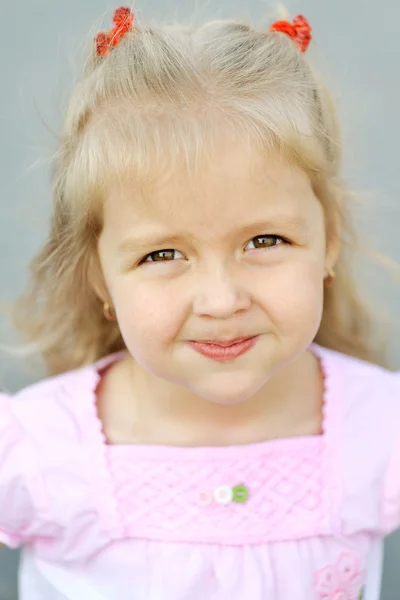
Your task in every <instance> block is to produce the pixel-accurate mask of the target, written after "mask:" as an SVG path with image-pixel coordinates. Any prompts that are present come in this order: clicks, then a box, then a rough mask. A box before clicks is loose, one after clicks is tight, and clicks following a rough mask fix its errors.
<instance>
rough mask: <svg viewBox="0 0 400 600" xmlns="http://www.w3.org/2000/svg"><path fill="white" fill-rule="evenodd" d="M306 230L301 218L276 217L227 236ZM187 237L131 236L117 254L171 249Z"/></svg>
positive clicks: (181, 234)
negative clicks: (153, 249) (150, 248)
mask: <svg viewBox="0 0 400 600" xmlns="http://www.w3.org/2000/svg"><path fill="white" fill-rule="evenodd" d="M305 229H306V221H305V219H304V218H303V217H302V216H295V217H294V216H285V215H278V216H277V217H275V218H274V219H271V220H262V221H257V222H254V223H248V224H246V225H242V226H241V227H238V228H237V229H236V230H234V231H232V232H230V233H229V234H228V236H229V237H230V236H235V235H238V234H242V235H251V234H252V233H255V232H257V231H258V232H259V233H271V234H272V233H276V234H278V233H279V232H280V231H279V230H283V231H281V233H282V235H284V232H287V233H288V234H290V233H292V234H294V233H300V232H304V231H305ZM188 237H189V238H190V239H193V238H192V236H188V234H187V233H186V234H184V233H176V234H172V235H168V234H162V233H155V232H151V233H150V232H149V234H148V235H143V234H142V235H140V236H137V237H135V236H131V237H129V238H127V239H125V240H124V241H123V242H122V243H121V244H120V245H119V247H118V254H119V255H124V254H132V252H141V251H143V252H144V251H146V250H148V249H149V247H152V248H160V249H162V248H173V247H174V245H179V244H181V243H182V242H184V241H186V242H187V241H188Z"/></svg>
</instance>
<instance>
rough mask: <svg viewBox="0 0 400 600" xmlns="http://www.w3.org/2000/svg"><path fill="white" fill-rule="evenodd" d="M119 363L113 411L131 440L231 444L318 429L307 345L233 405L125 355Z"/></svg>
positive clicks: (317, 398)
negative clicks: (121, 382)
mask: <svg viewBox="0 0 400 600" xmlns="http://www.w3.org/2000/svg"><path fill="white" fill-rule="evenodd" d="M123 363H124V364H122V363H121V369H122V372H121V375H123V379H125V382H126V385H125V389H126V394H124V397H125V401H124V406H125V410H123V411H122V412H121V405H119V411H120V414H122V413H123V419H122V421H123V426H126V427H129V428H130V431H131V432H132V431H133V432H134V433H133V436H132V442H134V443H157V444H167V445H170V444H171V445H184V446H186V445H193V446H197V445H198V446H202V445H231V444H233V445H237V444H241V443H251V442H258V441H264V440H267V439H274V438H279V437H291V436H296V435H315V434H317V433H320V430H321V412H322V403H323V381H322V377H321V373H320V368H319V363H318V360H317V359H316V358H315V357H314V355H313V354H312V353H311V352H309V351H307V352H304V353H303V354H302V355H300V356H299V357H298V358H296V359H295V360H294V361H292V362H291V363H290V364H288V365H285V366H284V367H283V368H281V370H280V371H279V372H277V373H276V374H275V375H274V376H273V377H271V379H270V380H269V381H268V382H267V383H266V384H265V385H264V386H263V387H262V388H261V389H260V390H259V391H258V392H257V393H256V394H255V395H254V396H253V397H252V398H250V399H248V400H246V401H244V402H241V403H239V404H234V405H221V404H216V403H213V402H209V401H207V400H204V399H203V398H199V397H198V396H196V395H195V394H193V393H191V392H190V391H189V390H186V389H184V388H182V387H180V386H177V385H176V384H173V383H170V382H166V381H165V380H163V379H159V378H157V377H155V376H153V375H152V374H151V373H149V372H148V371H146V370H145V369H143V368H142V367H140V365H138V364H137V363H134V361H133V359H131V358H130V357H129V358H127V359H126V360H125V361H123ZM132 399H134V401H133V402H132ZM128 424H129V425H128ZM125 437H126V436H125Z"/></svg>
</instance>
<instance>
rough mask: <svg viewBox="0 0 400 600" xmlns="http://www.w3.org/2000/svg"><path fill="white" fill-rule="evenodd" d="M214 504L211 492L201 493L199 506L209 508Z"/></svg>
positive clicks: (198, 499)
mask: <svg viewBox="0 0 400 600" xmlns="http://www.w3.org/2000/svg"><path fill="white" fill-rule="evenodd" d="M211 502H212V495H211V494H210V492H199V495H198V496H197V504H198V505H199V506H209V505H210V504H211Z"/></svg>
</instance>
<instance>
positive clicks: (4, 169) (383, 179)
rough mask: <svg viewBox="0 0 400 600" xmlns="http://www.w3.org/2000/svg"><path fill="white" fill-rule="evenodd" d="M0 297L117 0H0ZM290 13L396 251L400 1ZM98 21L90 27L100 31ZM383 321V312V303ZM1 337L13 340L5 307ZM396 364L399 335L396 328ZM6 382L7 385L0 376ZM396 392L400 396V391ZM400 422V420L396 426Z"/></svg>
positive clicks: (323, 4)
mask: <svg viewBox="0 0 400 600" xmlns="http://www.w3.org/2000/svg"><path fill="white" fill-rule="evenodd" d="M271 4H272V3H269V0H248V1H247V2H242V1H240V0H219V1H217V0H208V1H207V2H206V1H204V2H203V3H200V2H198V1H197V0H146V1H145V2H143V3H140V2H137V5H138V7H137V8H138V11H137V12H138V15H139V19H149V18H150V19H152V18H154V17H156V18H159V19H162V18H164V17H166V18H173V17H184V18H186V17H189V16H191V15H192V14H193V13H194V12H195V13H197V14H199V15H200V17H204V18H210V17H222V18H229V17H240V18H245V19H247V18H250V19H252V20H254V21H255V22H257V21H259V20H260V19H262V18H263V17H264V16H265V13H266V12H267V10H269V8H270V7H271ZM0 6H1V19H2V28H1V29H2V33H1V41H0V48H1V52H0V65H1V78H0V85H1V94H0V190H1V195H0V300H1V301H12V300H13V299H15V297H16V296H17V294H18V293H19V292H20V291H21V289H22V288H23V286H24V283H25V281H26V275H27V264H28V261H29V259H30V257H31V255H32V253H33V252H34V251H35V250H36V249H37V248H38V247H39V245H40V244H41V243H42V242H43V240H44V236H45V233H46V228H47V225H48V216H49V207H50V194H49V185H48V175H49V170H48V158H49V156H50V154H51V151H52V150H53V149H54V147H55V144H56V134H57V133H58V132H59V130H60V106H61V105H62V104H63V103H64V100H65V97H66V95H67V93H68V90H69V88H70V85H71V80H72V75H73V74H74V73H75V72H76V69H77V65H78V64H79V56H80V52H81V49H82V43H83V40H84V39H85V36H86V34H87V32H88V31H89V30H90V29H91V27H92V26H93V24H94V22H96V21H98V20H99V19H101V17H102V16H103V15H106V18H105V20H104V21H103V22H101V27H102V28H103V27H105V28H108V27H109V25H110V23H111V14H112V10H113V9H114V8H116V5H114V4H112V3H110V2H106V1H104V0H84V2H83V1H82V0H68V2H64V1H61V0H19V1H18V2H16V1H15V2H13V1H9V2H6V1H5V0H0ZM286 6H287V8H288V9H289V10H290V12H291V14H297V13H304V14H305V15H307V16H308V17H309V19H310V21H311V23H312V25H313V27H314V34H315V38H314V43H313V49H312V51H311V53H310V56H311V55H312V56H313V58H314V59H315V61H316V62H317V63H318V64H319V65H320V66H322V68H324V69H325V68H326V69H327V73H328V84H330V85H331V87H332V88H333V90H334V93H335V95H336V98H337V100H338V102H339V109H340V114H341V117H342V120H343V126H344V142H345V174H346V176H347V178H348V179H349V180H350V182H351V183H352V185H353V186H354V187H356V188H357V189H359V190H360V191H361V192H362V195H363V198H364V200H365V201H366V207H365V213H364V215H365V216H364V217H361V216H360V218H359V223H360V225H362V226H363V227H364V228H365V230H366V232H367V241H370V242H372V243H373V244H374V246H375V247H376V248H377V249H378V250H380V251H382V252H383V253H385V254H388V255H389V256H391V257H392V258H394V259H396V260H400V234H399V224H400V218H399V217H400V211H399V209H398V198H399V195H400V183H399V140H400V119H399V106H400V69H399V62H400V36H399V23H400V3H399V2H398V1H397V0H387V1H386V2H385V3H383V4H382V5H381V6H380V5H377V4H376V3H367V1H366V0H351V2H349V0H335V1H332V0H331V1H328V0H288V1H287V2H286ZM94 31H95V30H94ZM365 279H366V283H367V285H368V290H369V293H370V294H371V296H372V297H374V298H379V297H380V296H383V298H384V299H385V302H386V303H387V305H388V306H389V308H390V309H391V310H392V313H394V314H395V315H396V316H397V317H399V314H400V311H399V309H398V307H399V306H400V304H399V301H400V293H399V286H397V287H396V286H395V284H394V282H393V281H392V280H391V279H390V278H389V277H387V276H383V275H380V274H379V273H378V271H377V270H375V269H367V270H366V272H365ZM378 318H379V319H381V320H382V325H384V324H385V323H386V316H385V313H384V312H383V310H382V312H380V313H379V316H378ZM0 332H1V337H0V341H1V342H5V341H6V342H8V341H10V342H11V341H12V334H11V332H10V330H9V327H8V324H7V321H6V319H5V318H1V317H0ZM394 338H395V343H394V356H395V362H396V363H397V368H399V369H400V342H398V341H396V340H398V339H399V336H398V333H397V335H394ZM0 364H1V367H0V381H1V383H2V385H3V386H4V385H6V386H7V387H8V389H10V390H16V389H18V388H20V387H22V386H23V385H25V384H27V383H28V382H30V381H33V380H35V379H37V378H39V377H40V370H38V371H36V372H32V371H28V370H27V369H26V365H25V364H24V362H17V361H16V360H11V359H8V358H3V357H1V359H0ZM0 387H2V386H1V385H0ZM399 401H400V398H399ZM399 430H400V424H399ZM399 561H400V534H395V535H393V536H392V537H391V538H390V539H389V540H388V541H387V544H386V560H385V573H384V584H383V593H382V598H383V599H384V600H394V599H398V598H399V597H400V569H399V568H398V564H399ZM16 568H17V554H16V553H13V552H10V551H8V550H0V600H15V599H16V598H17V591H16Z"/></svg>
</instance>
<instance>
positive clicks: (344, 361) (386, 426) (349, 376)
mask: <svg viewBox="0 0 400 600" xmlns="http://www.w3.org/2000/svg"><path fill="white" fill-rule="evenodd" d="M317 353H319V354H320V357H321V361H322V365H323V369H324V370H325V378H326V379H325V386H326V402H327V411H328V413H329V415H330V418H331V421H332V422H333V423H334V424H335V426H336V427H337V435H338V436H339V437H341V438H342V440H343V441H345V440H346V439H347V440H349V444H351V445H355V443H356V444H357V447H358V448H365V449H368V452H367V451H366V454H369V453H370V451H371V450H372V448H373V449H374V451H375V452H376V454H378V448H381V450H382V452H390V450H391V448H392V446H393V444H394V442H395V441H396V440H397V438H398V437H399V434H400V373H398V372H393V371H389V370H388V369H384V368H383V367H379V366H377V365H374V364H371V363H368V362H366V361H363V360H360V359H357V358H353V357H350V356H347V355H345V354H342V353H340V352H335V351H332V350H327V349H325V348H318V349H317ZM371 440H373V444H372V445H371Z"/></svg>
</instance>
